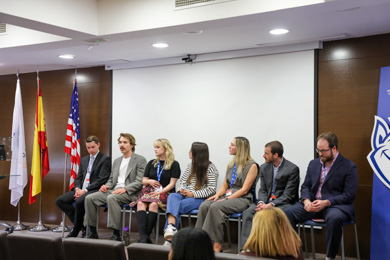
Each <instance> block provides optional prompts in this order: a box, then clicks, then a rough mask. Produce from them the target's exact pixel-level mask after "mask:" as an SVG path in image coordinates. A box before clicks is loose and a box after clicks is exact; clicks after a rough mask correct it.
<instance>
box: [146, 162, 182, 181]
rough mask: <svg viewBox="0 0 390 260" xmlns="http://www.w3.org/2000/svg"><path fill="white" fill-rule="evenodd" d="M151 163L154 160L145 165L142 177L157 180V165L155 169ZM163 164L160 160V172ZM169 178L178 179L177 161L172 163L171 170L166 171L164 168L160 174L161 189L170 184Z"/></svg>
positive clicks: (178, 166)
mask: <svg viewBox="0 0 390 260" xmlns="http://www.w3.org/2000/svg"><path fill="white" fill-rule="evenodd" d="M153 161H154V160H151V161H149V162H148V164H147V165H146V169H145V174H144V177H148V178H149V179H153V180H158V179H157V165H156V167H154V165H153ZM164 163H165V161H161V160H160V171H161V169H162V167H163V165H164ZM171 178H177V179H179V178H180V165H179V163H178V162H177V161H173V163H172V165H171V169H169V170H166V169H165V168H164V170H163V172H162V174H161V179H160V184H161V186H163V188H164V187H165V186H167V185H168V184H169V183H170V182H171Z"/></svg>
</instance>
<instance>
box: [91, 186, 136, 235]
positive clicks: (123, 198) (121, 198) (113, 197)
mask: <svg viewBox="0 0 390 260" xmlns="http://www.w3.org/2000/svg"><path fill="white" fill-rule="evenodd" d="M112 192H113V190H108V191H107V192H100V191H99V192H95V193H93V194H90V195H88V196H87V197H86V198H85V205H84V206H85V218H84V225H88V226H93V227H96V223H97V211H98V210H99V207H100V206H104V205H105V204H106V203H107V205H108V223H107V227H109V228H113V229H116V230H120V229H121V225H120V222H121V205H123V204H126V203H130V202H131V201H132V200H133V201H134V200H136V199H137V198H136V197H135V198H132V197H130V196H129V194H127V193H123V194H112Z"/></svg>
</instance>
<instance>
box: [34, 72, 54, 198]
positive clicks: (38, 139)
mask: <svg viewBox="0 0 390 260" xmlns="http://www.w3.org/2000/svg"><path fill="white" fill-rule="evenodd" d="M37 81H38V82H37V83H38V90H37V107H36V112H35V131H34V146H33V157H32V164H31V179H30V197H29V203H30V204H32V203H34V202H35V196H36V195H38V194H39V193H40V192H41V152H42V179H43V177H45V176H46V174H47V173H48V172H49V171H50V166H49V153H48V150H47V140H46V129H45V115H44V114H43V104H42V95H41V80H40V79H39V78H37Z"/></svg>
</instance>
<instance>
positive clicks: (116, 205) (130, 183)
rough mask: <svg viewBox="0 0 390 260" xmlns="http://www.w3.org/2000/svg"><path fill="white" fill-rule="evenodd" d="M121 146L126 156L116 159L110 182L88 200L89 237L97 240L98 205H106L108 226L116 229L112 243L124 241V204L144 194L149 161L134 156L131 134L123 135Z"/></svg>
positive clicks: (85, 221) (121, 136) (88, 197)
mask: <svg viewBox="0 0 390 260" xmlns="http://www.w3.org/2000/svg"><path fill="white" fill-rule="evenodd" d="M118 145H119V149H120V150H121V153H122V155H123V156H121V157H119V158H117V159H115V161H114V163H113V164H112V172H111V175H110V178H109V179H108V181H107V183H106V184H103V185H102V186H101V187H100V189H99V192H96V193H93V194H91V195H88V196H87V197H86V198H85V219H84V224H85V225H88V227H89V231H90V232H89V234H88V235H87V238H98V234H97V230H96V222H97V218H96V214H97V211H98V209H99V206H104V205H105V204H106V203H107V205H108V215H109V217H108V223H107V227H109V228H112V229H113V230H114V233H113V235H112V237H111V238H110V240H117V241H121V238H120V227H121V226H120V219H121V205H123V204H126V203H130V202H132V201H135V200H136V199H137V197H138V194H139V193H140V191H141V188H142V178H143V177H144V171H145V166H146V159H145V158H144V157H143V156H141V155H138V154H136V153H134V151H135V138H134V136H132V135H131V134H127V133H121V134H120V136H119V138H118Z"/></svg>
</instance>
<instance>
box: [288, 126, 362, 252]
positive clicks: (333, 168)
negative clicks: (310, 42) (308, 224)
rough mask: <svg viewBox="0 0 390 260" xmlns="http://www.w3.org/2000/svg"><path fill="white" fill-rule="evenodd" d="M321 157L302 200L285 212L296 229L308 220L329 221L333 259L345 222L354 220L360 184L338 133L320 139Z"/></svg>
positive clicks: (310, 173)
mask: <svg viewBox="0 0 390 260" xmlns="http://www.w3.org/2000/svg"><path fill="white" fill-rule="evenodd" d="M316 151H317V153H318V154H319V156H320V158H317V159H314V160H312V161H311V162H310V163H309V166H308V168H307V173H306V177H305V181H304V183H303V184H302V187H301V199H300V202H298V203H296V204H294V205H293V206H291V207H289V208H287V209H286V210H285V213H286V215H287V217H288V219H289V220H290V223H291V225H292V226H293V227H294V228H295V227H296V225H297V224H298V223H303V222H304V221H306V220H309V219H324V220H325V222H326V259H327V260H328V259H334V258H335V257H336V254H337V251H338V249H339V246H340V241H341V236H342V226H343V222H345V221H350V220H352V219H354V207H353V204H352V203H353V201H354V199H355V194H356V190H357V185H358V175H357V169H356V165H355V164H354V163H353V162H351V161H350V160H348V159H346V158H344V157H343V156H341V154H339V152H338V140H337V137H336V135H335V134H333V133H331V132H328V133H323V134H320V135H319V136H318V138H317V149H316Z"/></svg>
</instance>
